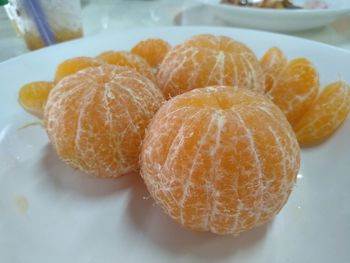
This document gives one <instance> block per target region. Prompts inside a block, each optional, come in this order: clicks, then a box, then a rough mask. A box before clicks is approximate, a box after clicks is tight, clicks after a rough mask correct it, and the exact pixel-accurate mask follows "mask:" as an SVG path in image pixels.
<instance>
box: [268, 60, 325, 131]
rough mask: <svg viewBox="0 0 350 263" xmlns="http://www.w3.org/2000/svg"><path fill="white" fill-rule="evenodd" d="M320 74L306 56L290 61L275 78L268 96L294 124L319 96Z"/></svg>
mask: <svg viewBox="0 0 350 263" xmlns="http://www.w3.org/2000/svg"><path fill="white" fill-rule="evenodd" d="M319 86H320V83H319V75H318V72H317V70H316V69H315V67H314V66H313V65H312V63H311V62H310V61H308V60H307V59H305V58H298V59H294V60H292V61H290V62H289V63H288V64H287V66H286V67H285V68H284V69H283V71H282V72H281V73H280V74H279V76H278V78H277V79H276V80H275V83H274V85H273V87H272V88H271V89H270V91H269V92H268V93H267V96H268V97H269V98H270V99H271V100H272V101H273V102H274V103H275V104H276V105H277V106H278V107H279V108H280V109H281V110H282V112H283V113H284V114H285V115H286V116H287V119H288V121H289V122H290V123H291V124H292V125H294V124H295V123H296V122H297V121H298V120H299V118H300V117H301V116H302V115H303V114H304V113H305V111H306V110H307V109H308V108H309V107H310V105H311V104H312V103H313V102H314V100H315V99H316V97H317V94H318V91H319Z"/></svg>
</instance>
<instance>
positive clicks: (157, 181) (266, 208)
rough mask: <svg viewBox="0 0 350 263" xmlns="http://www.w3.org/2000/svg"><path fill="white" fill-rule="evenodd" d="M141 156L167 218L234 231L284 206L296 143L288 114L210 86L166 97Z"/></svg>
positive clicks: (240, 92)
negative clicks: (286, 115)
mask: <svg viewBox="0 0 350 263" xmlns="http://www.w3.org/2000/svg"><path fill="white" fill-rule="evenodd" d="M140 158H141V175H142V177H143V179H144V181H145V183H146V185H147V188H148V190H149V192H150V194H151V196H152V197H153V198H154V199H155V200H156V203H158V204H160V205H161V206H162V208H163V209H164V211H165V212H166V213H167V214H168V215H169V216H170V217H171V218H173V219H174V220H175V221H177V222H178V223H180V224H181V225H182V226H185V227H187V228H190V229H193V230H198V231H210V232H213V233H217V234H239V233H241V232H243V231H246V230H248V229H251V228H253V227H256V226H259V225H261V224H263V223H266V222H267V221H269V220H271V219H272V218H273V217H274V215H276V214H277V213H278V212H279V211H280V209H281V208H282V207H283V205H284V204H285V202H286V201H287V199H288V196H289V194H290V192H291V191H292V188H293V186H294V183H295V178H296V175H297V172H298V169H299V163H300V149H299V146H298V142H297V140H296V137H295V134H294V132H293V130H292V128H291V126H290V125H289V123H288V121H287V119H286V117H285V116H284V114H283V113H282V112H281V110H280V109H279V108H278V107H277V106H276V105H274V104H273V103H272V102H271V101H270V100H268V99H267V98H266V97H265V96H263V95H260V94H257V93H255V92H252V91H249V90H247V89H240V88H234V87H224V86H214V87H208V88H202V89H195V90H192V91H190V92H186V93H183V94H181V95H178V96H176V97H174V98H172V99H170V100H168V101H167V102H165V103H164V104H163V106H162V107H161V108H160V109H159V110H158V112H157V113H156V115H155V116H154V118H153V119H152V122H151V123H150V125H149V126H148V129H147V131H146V136H145V139H144V141H143V144H142V151H141V157H140Z"/></svg>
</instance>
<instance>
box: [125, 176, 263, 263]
mask: <svg viewBox="0 0 350 263" xmlns="http://www.w3.org/2000/svg"><path fill="white" fill-rule="evenodd" d="M127 216H128V217H129V218H130V220H129V221H130V223H132V224H133V225H134V226H135V228H136V230H135V231H137V232H138V233H142V235H143V236H144V239H146V240H149V241H151V242H153V243H154V244H155V245H157V246H159V247H161V248H162V249H165V250H167V252H169V253H171V254H173V255H174V256H181V255H189V254H190V256H193V257H195V258H200V259H201V260H202V261H203V260H204V261H208V262H213V260H219V259H225V258H230V257H233V256H234V255H235V253H237V252H240V253H241V252H242V251H244V253H249V251H251V250H253V249H254V247H255V249H256V246H257V245H258V244H259V242H261V241H262V240H263V239H264V237H265V235H266V232H267V229H268V227H269V224H267V225H264V226H261V227H258V228H256V229H253V230H251V231H248V232H247V233H243V234H241V235H239V236H237V237H234V236H220V235H214V234H211V233H202V232H194V231H191V230H187V229H185V228H182V227H181V226H180V225H179V224H177V223H176V222H175V221H173V220H172V219H170V217H168V216H167V215H166V214H165V213H164V212H163V211H162V210H161V208H160V207H159V206H157V205H156V204H155V202H154V200H153V199H152V198H151V197H150V196H149V193H148V191H147V188H146V186H145V185H144V183H143V181H142V179H141V178H139V179H137V180H135V182H134V185H133V187H132V190H131V196H130V199H129V204H128V215H127Z"/></svg>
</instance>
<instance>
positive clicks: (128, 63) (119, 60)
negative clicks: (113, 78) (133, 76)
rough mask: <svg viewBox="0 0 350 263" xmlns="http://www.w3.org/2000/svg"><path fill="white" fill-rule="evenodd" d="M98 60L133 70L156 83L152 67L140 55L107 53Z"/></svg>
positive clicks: (119, 52)
mask: <svg viewBox="0 0 350 263" xmlns="http://www.w3.org/2000/svg"><path fill="white" fill-rule="evenodd" d="M96 58H98V59H100V60H102V61H104V62H106V63H108V64H113V65H117V66H124V67H129V68H133V69H135V70H136V71H137V72H139V73H140V74H141V75H144V76H145V77H147V78H148V79H150V80H152V81H153V82H155V81H156V78H155V76H154V74H153V70H152V67H151V66H150V65H149V64H148V63H147V61H146V60H144V59H143V58H141V57H140V56H138V55H135V54H132V53H131V52H127V51H106V52H103V53H101V54H100V55H98V56H97V57H96Z"/></svg>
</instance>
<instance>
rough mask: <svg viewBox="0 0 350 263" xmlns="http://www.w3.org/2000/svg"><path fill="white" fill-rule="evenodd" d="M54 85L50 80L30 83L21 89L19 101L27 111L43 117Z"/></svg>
mask: <svg viewBox="0 0 350 263" xmlns="http://www.w3.org/2000/svg"><path fill="white" fill-rule="evenodd" d="M53 86H54V84H53V82H49V81H35V82H31V83H28V84H26V85H24V86H23V87H22V88H21V89H20V91H19V94H18V101H19V103H20V105H21V106H22V107H23V109H25V110H26V111H27V112H29V113H31V114H33V115H35V116H37V117H39V118H42V117H43V114H44V106H45V104H46V101H47V97H48V96H49V93H50V91H51V89H52V88H53Z"/></svg>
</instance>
